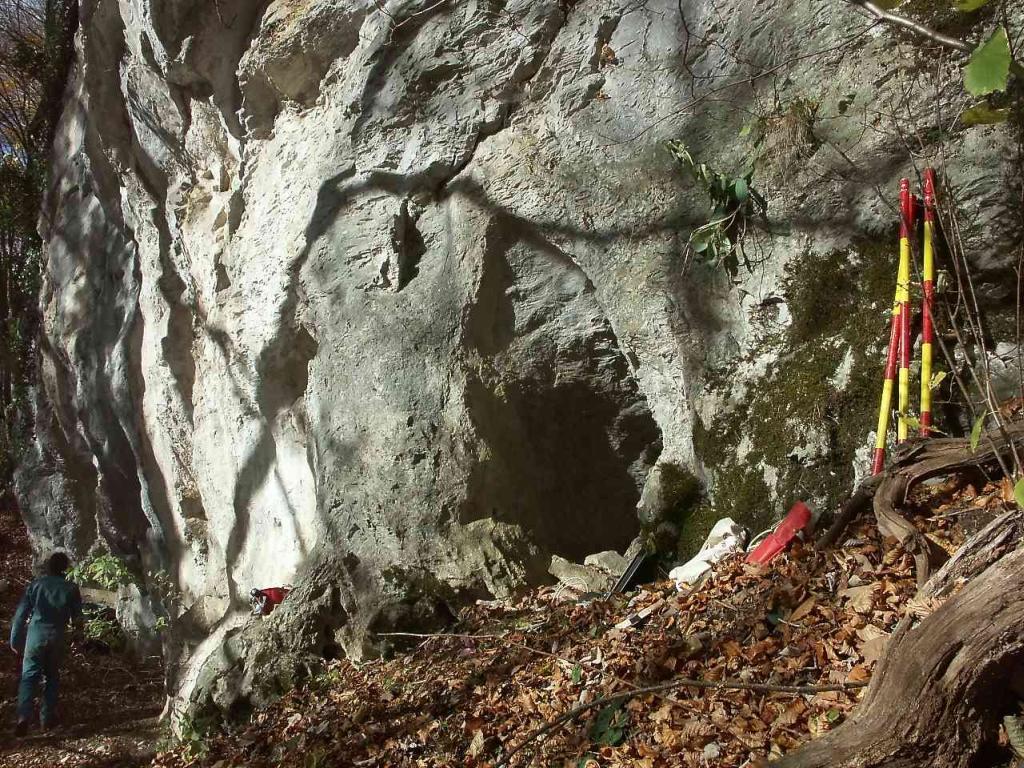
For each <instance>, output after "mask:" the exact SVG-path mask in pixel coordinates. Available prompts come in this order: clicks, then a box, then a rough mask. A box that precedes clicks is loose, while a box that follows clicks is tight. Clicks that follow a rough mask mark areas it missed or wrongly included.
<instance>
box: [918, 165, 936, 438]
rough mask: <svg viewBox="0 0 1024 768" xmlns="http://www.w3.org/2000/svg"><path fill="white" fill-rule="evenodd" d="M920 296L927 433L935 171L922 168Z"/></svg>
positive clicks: (926, 426) (924, 429)
mask: <svg viewBox="0 0 1024 768" xmlns="http://www.w3.org/2000/svg"><path fill="white" fill-rule="evenodd" d="M923 267H924V269H923V274H922V278H923V280H922V282H923V287H924V290H923V292H922V297H921V435H922V436H923V437H927V436H928V434H929V433H930V432H931V425H932V342H933V341H934V333H935V332H934V325H933V324H932V310H933V308H934V306H935V171H934V170H933V169H931V168H925V171H924V264H923Z"/></svg>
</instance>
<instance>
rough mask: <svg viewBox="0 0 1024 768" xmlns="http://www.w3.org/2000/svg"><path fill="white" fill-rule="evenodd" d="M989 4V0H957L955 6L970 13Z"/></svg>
mask: <svg viewBox="0 0 1024 768" xmlns="http://www.w3.org/2000/svg"><path fill="white" fill-rule="evenodd" d="M988 4H989V0H958V1H957V4H956V7H957V9H958V10H961V11H963V12H964V13H971V12H973V11H976V10H978V9H979V8H982V7H984V6H986V5H988Z"/></svg>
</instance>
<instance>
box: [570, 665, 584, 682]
mask: <svg viewBox="0 0 1024 768" xmlns="http://www.w3.org/2000/svg"><path fill="white" fill-rule="evenodd" d="M582 679H583V667H581V666H580V665H579V664H577V665H576V666H575V667H573V668H572V681H573V682H574V683H579V682H580V681H581V680H582Z"/></svg>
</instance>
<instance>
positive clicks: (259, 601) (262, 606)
mask: <svg viewBox="0 0 1024 768" xmlns="http://www.w3.org/2000/svg"><path fill="white" fill-rule="evenodd" d="M289 592H291V590H290V589H289V588H288V587H268V588H267V589H254V590H253V591H252V592H250V593H249V598H250V602H251V603H252V613H253V615H254V616H267V615H268V614H269V613H270V612H271V611H272V610H274V608H276V607H277V606H279V605H280V604H281V603H282V602H283V601H284V599H285V598H286V597H288V593H289Z"/></svg>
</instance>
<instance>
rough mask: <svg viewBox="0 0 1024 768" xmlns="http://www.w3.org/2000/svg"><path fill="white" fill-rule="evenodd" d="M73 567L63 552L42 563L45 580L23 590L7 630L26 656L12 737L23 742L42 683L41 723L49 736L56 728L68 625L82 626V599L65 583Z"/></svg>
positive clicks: (14, 646) (75, 588)
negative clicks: (43, 685) (69, 569)
mask: <svg viewBox="0 0 1024 768" xmlns="http://www.w3.org/2000/svg"><path fill="white" fill-rule="evenodd" d="M69 567H71V562H70V560H68V556H67V555H65V554H64V553H63V552H54V553H53V554H52V555H50V558H49V560H47V561H46V575H45V576H42V577H40V578H38V579H36V580H35V581H33V582H32V583H31V584H29V585H28V588H27V589H26V590H25V595H24V596H23V597H22V598H21V602H20V603H18V609H17V611H15V614H14V622H13V623H12V625H11V647H12V648H14V651H15V652H16V653H18V654H24V658H23V660H22V666H21V684H20V685H19V686H18V725H17V728H16V729H15V735H17V736H24V735H25V734H26V733H27V732H28V725H29V721H30V720H31V719H32V713H33V708H34V700H35V698H36V694H37V693H38V691H39V684H40V682H43V681H45V687H44V689H43V705H42V707H41V710H42V711H41V720H42V725H43V729H44V730H47V729H50V728H52V727H54V726H55V725H56V724H57V689H58V686H59V684H60V662H61V659H62V657H63V655H64V632H65V630H66V629H67V625H68V624H69V623H70V622H74V623H75V624H76V625H78V624H80V623H81V621H82V594H81V592H79V590H78V585H77V584H75V583H74V582H73V581H68V580H67V578H66V577H65V574H66V573H67V570H68V568H69Z"/></svg>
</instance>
